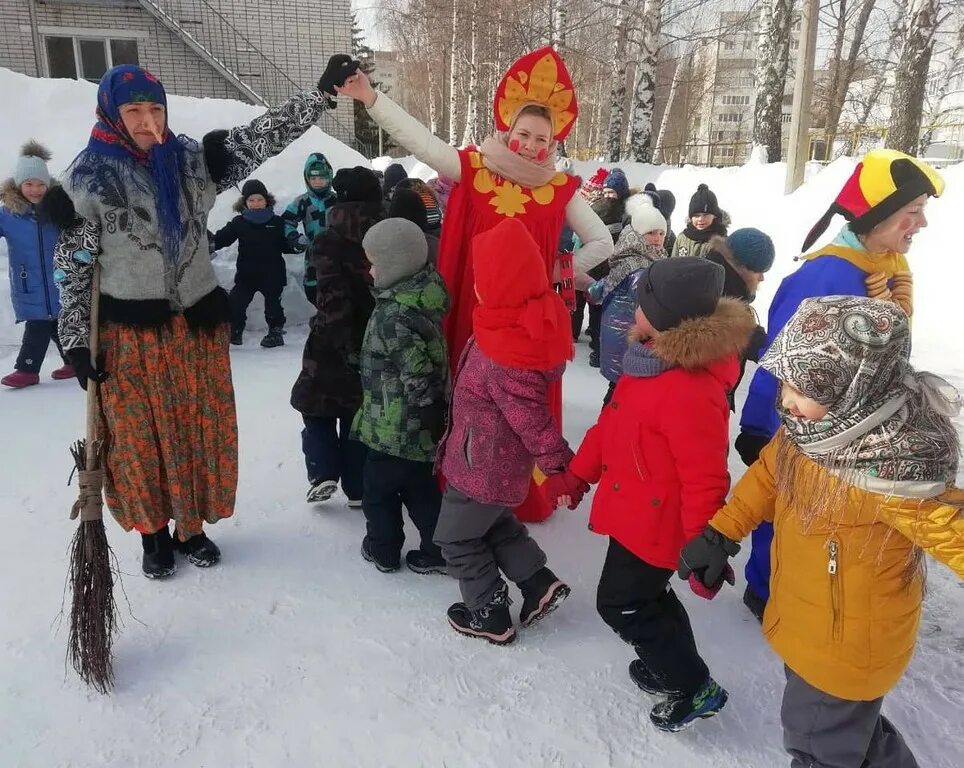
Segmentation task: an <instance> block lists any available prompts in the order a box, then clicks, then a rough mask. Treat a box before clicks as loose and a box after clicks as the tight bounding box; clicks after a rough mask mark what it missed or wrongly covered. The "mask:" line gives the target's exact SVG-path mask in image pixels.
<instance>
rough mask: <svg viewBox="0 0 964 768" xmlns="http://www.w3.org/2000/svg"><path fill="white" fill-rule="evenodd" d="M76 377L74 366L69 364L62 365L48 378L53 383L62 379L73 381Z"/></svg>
mask: <svg viewBox="0 0 964 768" xmlns="http://www.w3.org/2000/svg"><path fill="white" fill-rule="evenodd" d="M76 377H77V372H76V371H75V370H74V366H72V365H70V363H64V365H63V366H62V367H60V368H58V369H57V370H56V371H51V373H50V378H52V379H53V380H54V381H63V380H64V379H73V378H76Z"/></svg>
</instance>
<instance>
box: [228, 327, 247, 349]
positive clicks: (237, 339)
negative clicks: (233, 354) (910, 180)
mask: <svg viewBox="0 0 964 768" xmlns="http://www.w3.org/2000/svg"><path fill="white" fill-rule="evenodd" d="M231 343H232V344H234V346H236V347H240V346H241V345H242V344H244V328H232V329H231Z"/></svg>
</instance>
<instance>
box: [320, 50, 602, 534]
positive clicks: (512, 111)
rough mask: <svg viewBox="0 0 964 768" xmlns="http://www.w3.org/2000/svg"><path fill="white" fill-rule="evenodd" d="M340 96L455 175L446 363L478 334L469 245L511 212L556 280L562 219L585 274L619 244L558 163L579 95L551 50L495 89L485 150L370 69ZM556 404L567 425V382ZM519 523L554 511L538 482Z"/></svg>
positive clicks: (449, 211) (447, 233)
mask: <svg viewBox="0 0 964 768" xmlns="http://www.w3.org/2000/svg"><path fill="white" fill-rule="evenodd" d="M338 93H339V94H342V95H346V96H351V97H352V98H355V99H357V100H359V101H361V102H362V103H363V104H364V105H365V106H366V107H367V109H368V112H369V114H370V115H371V116H372V118H373V119H374V120H375V122H376V123H378V124H379V125H380V126H381V127H382V128H384V129H385V130H386V131H388V132H389V133H390V134H391V135H392V137H393V138H394V139H395V141H397V142H398V143H399V144H401V145H402V146H404V147H405V148H406V149H408V150H409V151H410V152H412V153H413V154H414V155H415V156H416V157H417V158H418V159H419V160H421V161H422V162H423V163H425V164H426V165H429V166H431V167H432V168H434V169H435V170H436V171H438V172H439V173H440V174H444V175H445V176H447V177H449V178H451V179H454V180H455V181H458V182H459V183H458V185H457V186H456V187H455V189H454V190H453V191H452V195H451V197H450V199H449V201H448V205H447V207H446V209H445V223H444V225H443V227H442V242H441V246H440V249H439V263H438V268H439V272H441V274H442V277H443V278H444V280H445V284H446V286H447V287H448V290H449V294H450V296H451V299H452V309H451V311H450V312H449V314H448V315H447V316H446V319H445V326H444V331H445V336H446V339H447V341H448V345H449V362H450V366H451V368H452V370H453V373H454V368H455V366H456V365H457V364H458V360H459V358H460V357H461V355H462V350H463V348H464V347H465V344H466V342H467V341H468V339H469V337H470V336H471V335H472V311H473V310H474V309H475V306H476V304H477V299H476V296H475V291H474V280H473V277H472V242H473V239H474V238H475V236H476V235H478V234H480V233H481V232H485V231H487V230H489V229H492V228H493V227H494V226H495V225H497V224H498V223H499V222H500V221H502V220H503V219H506V218H518V219H519V220H520V221H521V222H522V223H523V224H525V226H526V229H528V230H529V234H531V235H532V237H533V239H534V240H535V241H536V244H537V245H538V246H539V251H540V252H541V254H542V256H543V259H544V260H545V265H546V275H547V276H548V277H549V279H550V282H556V283H558V282H559V281H560V280H559V277H558V266H557V263H556V261H557V259H556V257H557V255H558V245H559V238H560V235H561V233H562V228H563V225H568V226H569V227H571V228H572V230H573V231H574V232H575V233H576V234H577V235H578V236H579V239H580V240H581V241H582V243H583V247H582V248H581V249H580V250H579V252H578V253H577V254H576V256H575V271H576V272H577V273H580V274H581V273H585V272H586V271H588V270H589V269H591V268H592V267H594V266H596V265H597V264H599V263H600V262H603V261H605V260H606V259H607V258H608V257H609V255H610V254H611V253H612V250H613V243H612V238H611V237H610V235H609V230H607V229H606V226H605V225H604V224H603V223H602V221H600V219H599V217H598V216H597V215H596V214H595V213H594V212H593V210H592V208H590V206H589V203H587V202H586V200H585V199H584V198H583V196H582V195H579V194H576V193H577V192H578V190H579V186H580V184H581V180H580V179H579V178H578V177H576V176H568V175H566V174H565V173H562V172H559V171H557V170H556V167H555V163H556V153H557V149H558V146H559V142H560V141H562V140H564V139H565V138H566V136H568V135H569V132H570V131H571V130H572V126H573V124H574V123H575V120H576V114H577V111H578V110H577V106H576V97H575V93H574V91H573V87H572V81H571V79H570V77H569V73H568V71H567V70H566V66H565V63H564V62H563V61H562V59H561V58H560V57H559V55H558V54H557V53H556V52H555V51H554V50H553V49H551V48H542V49H540V50H538V51H534V52H533V53H530V54H528V55H526V56H524V57H523V58H521V59H519V60H518V61H517V62H516V63H515V64H513V65H512V66H511V67H510V68H509V71H508V72H506V74H505V75H504V76H503V78H502V81H501V82H500V83H499V87H498V89H497V90H496V94H495V104H494V110H495V125H496V128H497V131H498V132H497V133H496V134H495V135H493V136H490V137H489V138H487V139H485V141H483V142H482V144H481V145H480V146H479V147H474V146H470V147H466V148H465V149H455V148H454V147H451V146H449V145H448V144H446V143H445V142H444V141H442V140H441V139H439V138H438V137H436V136H433V135H432V133H431V132H430V131H429V130H428V129H427V128H425V127H424V126H423V125H422V124H421V123H419V122H418V121H417V120H415V119H414V118H413V117H411V116H410V115H408V114H406V113H405V111H404V110H402V108H401V107H399V106H398V105H397V104H396V103H395V102H393V101H392V100H391V99H390V98H388V97H387V96H386V95H385V94H384V93H377V92H376V91H375V90H374V89H373V88H372V86H371V83H370V82H369V81H368V78H367V77H366V76H365V74H364V73H362V72H360V71H359V72H358V73H357V74H356V75H354V76H353V77H350V78H348V79H347V80H346V82H345V85H344V87H341V88H339V89H338ZM550 407H551V410H552V412H553V414H554V415H555V416H556V418H557V419H558V420H559V423H560V424H561V423H562V385H561V382H557V383H556V385H555V386H554V387H553V388H552V390H551V392H550ZM516 513H517V515H518V517H519V519H520V520H523V521H526V522H535V521H539V520H544V519H545V518H547V517H548V516H549V515H550V514H552V510H551V509H550V507H549V504H548V503H547V502H546V500H545V497H544V495H543V494H542V492H541V491H539V490H538V488H536V486H535V485H533V486H532V488H531V489H530V493H529V495H528V497H527V498H526V500H525V502H524V503H523V505H522V506H521V507H519V508H518V509H517V510H516Z"/></svg>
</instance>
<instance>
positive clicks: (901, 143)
mask: <svg viewBox="0 0 964 768" xmlns="http://www.w3.org/2000/svg"><path fill="white" fill-rule="evenodd" d="M939 7H940V0H910V2H909V3H908V6H907V16H906V17H905V20H904V31H903V35H902V37H903V45H902V46H901V49H900V57H899V58H898V60H897V70H896V72H895V81H894V96H893V99H892V100H891V108H890V127H889V128H888V131H887V142H886V145H887V147H888V148H889V149H896V150H899V151H901V152H906V153H907V154H909V155H916V154H917V150H918V141H919V139H920V128H921V116H922V114H923V108H924V91H925V83H926V82H927V71H928V69H929V68H930V63H931V53H932V52H933V50H934V33H935V32H936V31H937V21H938V19H937V14H938V10H939Z"/></svg>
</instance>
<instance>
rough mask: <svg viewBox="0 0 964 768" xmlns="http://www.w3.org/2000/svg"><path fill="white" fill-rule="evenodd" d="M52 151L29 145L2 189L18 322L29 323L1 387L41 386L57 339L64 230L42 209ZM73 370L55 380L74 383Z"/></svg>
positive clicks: (2, 223)
mask: <svg viewBox="0 0 964 768" xmlns="http://www.w3.org/2000/svg"><path fill="white" fill-rule="evenodd" d="M48 160H50V153H49V152H47V150H46V149H44V148H43V147H42V146H40V145H39V144H37V143H36V142H34V141H31V142H28V143H27V144H25V145H24V147H23V150H22V151H21V154H20V159H19V160H18V161H17V167H16V168H15V169H14V173H13V177H12V178H10V179H7V181H6V182H4V184H3V187H2V189H0V239H6V241H7V255H8V261H9V267H10V296H11V298H12V299H13V311H14V315H15V316H16V318H17V322H18V323H23V324H24V329H23V342H22V343H21V345H20V354H18V355H17V362H16V364H15V366H14V367H15V369H16V370H14V372H13V373H10V374H7V375H6V376H4V377H3V378H2V379H0V384H3V385H4V386H6V387H11V388H13V389H23V388H24V387H29V386H32V385H34V384H39V383H40V367H41V365H42V364H43V361H44V357H45V356H46V354H47V348H48V347H49V346H50V342H51V341H53V342H54V344H56V345H57V349H58V350H60V342H59V341H58V340H57V316H58V315H59V314H60V292H59V290H58V289H57V284H56V283H55V282H54V263H53V260H54V246H55V245H57V239H58V238H59V236H60V232H59V230H58V229H57V227H55V226H54V225H53V224H51V223H49V222H48V221H46V220H45V219H44V217H42V216H41V215H40V213H39V211H38V206H39V204H40V201H41V200H43V196H44V195H45V194H46V193H47V190H48V188H49V187H50V184H51V178H50V171H48V170H47V161H48ZM73 375H74V369H73V368H71V367H70V366H69V365H68V364H67V363H66V362H65V363H64V365H63V366H62V367H60V368H58V369H57V370H55V371H54V372H53V373H52V374H51V377H52V378H54V379H69V378H72V377H73Z"/></svg>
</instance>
